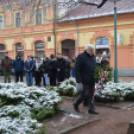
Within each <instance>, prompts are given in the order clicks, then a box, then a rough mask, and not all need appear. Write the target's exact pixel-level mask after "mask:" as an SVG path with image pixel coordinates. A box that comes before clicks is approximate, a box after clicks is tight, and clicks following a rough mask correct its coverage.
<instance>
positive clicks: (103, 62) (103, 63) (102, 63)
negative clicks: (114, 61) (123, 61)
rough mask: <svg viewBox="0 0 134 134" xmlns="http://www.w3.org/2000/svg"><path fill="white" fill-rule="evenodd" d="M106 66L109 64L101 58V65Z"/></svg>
mask: <svg viewBox="0 0 134 134" xmlns="http://www.w3.org/2000/svg"><path fill="white" fill-rule="evenodd" d="M106 66H109V62H108V61H104V60H102V61H101V67H106Z"/></svg>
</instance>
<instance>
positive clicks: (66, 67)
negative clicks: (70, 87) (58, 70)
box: [64, 61, 70, 79]
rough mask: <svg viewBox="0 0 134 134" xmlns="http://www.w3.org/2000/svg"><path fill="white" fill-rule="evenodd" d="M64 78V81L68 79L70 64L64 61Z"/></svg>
mask: <svg viewBox="0 0 134 134" xmlns="http://www.w3.org/2000/svg"><path fill="white" fill-rule="evenodd" d="M64 77H65V79H66V78H69V77H70V62H69V61H65V71H64Z"/></svg>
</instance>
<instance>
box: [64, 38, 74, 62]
mask: <svg viewBox="0 0 134 134" xmlns="http://www.w3.org/2000/svg"><path fill="white" fill-rule="evenodd" d="M62 54H63V55H65V56H68V57H69V58H70V59H71V58H73V57H74V56H75V41H74V40H71V39H67V40H64V41H62Z"/></svg>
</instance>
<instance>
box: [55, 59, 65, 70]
mask: <svg viewBox="0 0 134 134" xmlns="http://www.w3.org/2000/svg"><path fill="white" fill-rule="evenodd" d="M56 66H57V70H58V69H60V72H64V70H65V60H64V59H63V58H61V59H58V58H57V62H56Z"/></svg>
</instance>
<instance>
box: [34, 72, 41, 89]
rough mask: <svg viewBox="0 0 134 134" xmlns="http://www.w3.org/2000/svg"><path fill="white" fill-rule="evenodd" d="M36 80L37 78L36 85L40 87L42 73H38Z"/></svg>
mask: <svg viewBox="0 0 134 134" xmlns="http://www.w3.org/2000/svg"><path fill="white" fill-rule="evenodd" d="M35 78H36V85H38V86H39V85H40V84H41V71H36V73H35Z"/></svg>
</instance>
